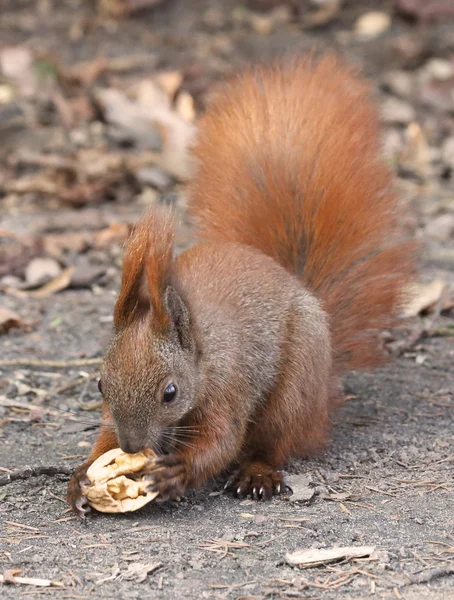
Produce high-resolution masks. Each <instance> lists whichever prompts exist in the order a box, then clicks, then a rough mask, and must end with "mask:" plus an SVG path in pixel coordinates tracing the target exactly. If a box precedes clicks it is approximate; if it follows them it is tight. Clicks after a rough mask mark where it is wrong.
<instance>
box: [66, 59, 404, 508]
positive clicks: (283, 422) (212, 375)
mask: <svg viewBox="0 0 454 600" xmlns="http://www.w3.org/2000/svg"><path fill="white" fill-rule="evenodd" d="M199 129H200V134H199V138H198V143H197V146H196V150H195V154H196V157H197V159H198V168H197V171H196V174H195V177H194V180H193V182H192V184H191V186H190V190H189V209H190V212H191V214H192V215H193V217H194V218H195V219H196V223H197V227H198V231H199V234H200V237H201V238H202V239H203V240H205V243H201V244H199V245H197V246H195V247H193V248H192V249H190V250H188V251H187V252H185V253H184V254H182V255H181V256H179V257H178V258H177V259H176V260H172V241H173V230H172V220H171V217H170V216H169V215H168V214H167V213H165V212H163V211H161V210H160V211H157V210H155V209H154V210H152V211H150V212H149V213H148V215H146V216H145V217H144V219H143V220H142V221H141V223H139V225H138V227H137V228H136V230H135V232H134V234H133V236H132V238H131V240H130V242H129V244H128V247H127V250H126V254H125V262H124V267H123V282H122V287H121V291H120V296H119V299H118V302H117V305H116V307H115V315H114V324H115V332H114V336H113V339H112V342H111V345H110V347H109V349H108V351H107V354H106V358H105V362H104V365H103V370H102V386H103V396H104V399H105V402H106V409H105V411H106V412H105V415H104V419H105V421H106V422H107V425H106V426H105V428H104V430H102V431H101V434H100V438H99V439H98V441H97V443H96V445H95V448H94V449H93V452H92V454H91V455H90V458H89V461H88V463H85V464H84V465H82V467H80V468H79V470H78V471H77V473H76V476H75V479H74V480H73V482H72V483H71V486H70V493H69V499H70V502H71V503H72V505H73V507H74V508H75V509H76V510H78V511H80V512H83V510H84V507H83V499H82V500H81V496H80V489H79V481H80V479H81V478H82V477H83V475H84V472H85V470H86V467H87V465H88V464H90V462H91V461H92V460H94V459H95V458H96V456H97V455H98V454H99V453H101V452H103V451H105V450H106V449H108V448H111V447H112V446H115V445H120V446H121V447H122V448H123V449H125V450H126V451H128V452H135V451H137V450H139V449H141V448H143V447H152V448H154V449H155V450H157V451H158V452H159V453H162V456H161V458H160V459H159V461H160V464H161V466H162V469H161V470H159V471H158V472H156V473H153V475H152V476H150V479H152V480H151V481H150V489H153V490H156V491H158V492H159V498H160V499H162V500H166V499H168V498H173V497H175V496H178V495H180V494H181V493H183V492H184V490H185V489H186V488H187V487H194V486H198V485H200V484H202V483H203V482H204V481H205V480H206V479H207V478H208V477H211V476H214V475H216V474H219V473H220V472H222V471H223V470H225V469H227V468H231V467H232V466H233V465H234V464H235V463H236V464H237V465H238V466H239V468H238V469H237V471H235V473H234V474H233V475H232V477H231V478H230V480H229V482H228V485H229V486H230V487H232V488H234V489H235V491H236V493H237V495H239V496H242V495H247V494H250V495H252V496H253V497H254V498H259V497H265V498H268V497H270V496H272V495H273V493H279V491H280V489H281V485H282V477H281V475H280V473H279V471H278V469H279V468H280V467H282V466H283V465H285V464H286V462H287V461H288V460H289V458H291V457H292V456H307V455H309V454H312V453H314V452H316V451H317V450H318V449H320V448H321V447H322V446H323V444H324V443H325V442H326V440H327V437H328V432H329V416H330V411H331V409H332V408H333V406H334V405H335V404H336V403H337V401H338V400H339V399H340V392H339V390H340V381H339V375H340V374H341V372H342V371H343V370H345V369H346V368H355V369H356V368H366V367H370V366H373V365H375V364H377V363H378V362H379V361H380V360H381V358H382V354H383V352H382V346H381V344H380V342H379V338H378V334H379V332H380V331H381V330H382V328H384V327H388V326H389V325H390V324H391V323H392V322H393V318H394V317H395V315H396V311H397V309H398V307H399V303H400V295H401V290H402V287H403V285H404V284H405V283H406V282H407V281H408V279H409V278H410V277H411V274H412V255H411V253H410V251H409V250H410V246H407V245H405V244H403V243H401V242H400V240H399V235H398V233H399V232H398V210H397V199H396V197H395V195H394V194H393V192H392V191H391V190H390V174H389V172H388V170H387V169H386V168H385V167H384V166H383V164H382V163H381V161H380V159H379V145H378V122H377V117H376V113H375V110H374V109H373V107H372V106H371V104H370V103H369V100H368V98H367V90H366V88H365V86H364V84H363V83H362V82H360V81H359V80H358V79H357V78H356V77H355V76H354V75H353V74H352V73H351V72H350V70H349V69H347V68H346V67H344V66H342V65H341V64H339V63H338V62H337V61H336V60H335V59H334V58H325V59H323V60H322V61H321V62H320V63H319V64H317V65H313V64H311V62H310V61H300V62H294V63H291V64H287V65H281V66H278V67H274V68H258V69H256V70H253V71H250V72H247V73H245V74H244V75H242V76H240V77H239V78H237V79H236V80H235V81H234V82H232V83H231V84H230V86H229V87H228V88H227V90H226V92H225V93H224V94H222V95H220V96H219V97H218V98H217V99H216V100H215V101H214V103H213V104H212V106H211V107H210V109H209V110H208V113H207V114H206V115H205V116H204V117H203V118H202V119H201V122H200V127H199ZM169 382H170V383H173V384H175V385H176V386H177V390H178V395H177V398H176V400H175V401H174V402H172V403H169V404H166V403H164V390H165V389H166V386H167V385H168V384H169ZM112 423H114V424H115V430H113V428H112V425H111V424H112ZM182 428H183V429H182Z"/></svg>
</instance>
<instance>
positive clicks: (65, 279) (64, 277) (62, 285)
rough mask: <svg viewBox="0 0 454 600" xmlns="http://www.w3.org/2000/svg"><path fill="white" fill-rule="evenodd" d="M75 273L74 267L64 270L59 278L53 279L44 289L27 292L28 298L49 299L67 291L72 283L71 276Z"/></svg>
mask: <svg viewBox="0 0 454 600" xmlns="http://www.w3.org/2000/svg"><path fill="white" fill-rule="evenodd" d="M73 271H74V268H73V267H68V268H67V269H64V270H63V271H62V272H61V273H60V274H59V275H57V277H54V279H51V281H49V282H48V283H46V284H45V285H43V287H42V288H39V290H33V291H31V292H27V296H30V297H32V298H47V296H50V295H52V294H55V293H56V292H61V291H62V290H65V289H66V288H67V287H68V286H69V284H70V283H71V276H72V274H73Z"/></svg>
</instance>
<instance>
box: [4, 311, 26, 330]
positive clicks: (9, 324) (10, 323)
mask: <svg viewBox="0 0 454 600" xmlns="http://www.w3.org/2000/svg"><path fill="white" fill-rule="evenodd" d="M24 326H25V323H24V322H23V321H22V319H21V318H20V317H19V315H17V314H16V313H15V312H13V311H12V310H9V308H2V307H1V306H0V333H7V332H8V331H9V330H10V329H12V328H13V327H24Z"/></svg>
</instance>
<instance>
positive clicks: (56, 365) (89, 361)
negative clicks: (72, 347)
mask: <svg viewBox="0 0 454 600" xmlns="http://www.w3.org/2000/svg"><path fill="white" fill-rule="evenodd" d="M101 363H102V358H77V359H72V360H39V359H35V358H13V359H12V360H0V367H49V368H53V369H66V368H67V367H85V366H87V365H99V364H101Z"/></svg>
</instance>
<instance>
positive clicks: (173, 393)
mask: <svg viewBox="0 0 454 600" xmlns="http://www.w3.org/2000/svg"><path fill="white" fill-rule="evenodd" d="M176 397H177V386H176V385H174V384H173V383H169V385H168V386H167V387H166V389H165V390H164V397H163V399H162V401H163V402H164V403H165V404H168V403H169V402H172V401H173V400H175V398H176Z"/></svg>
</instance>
